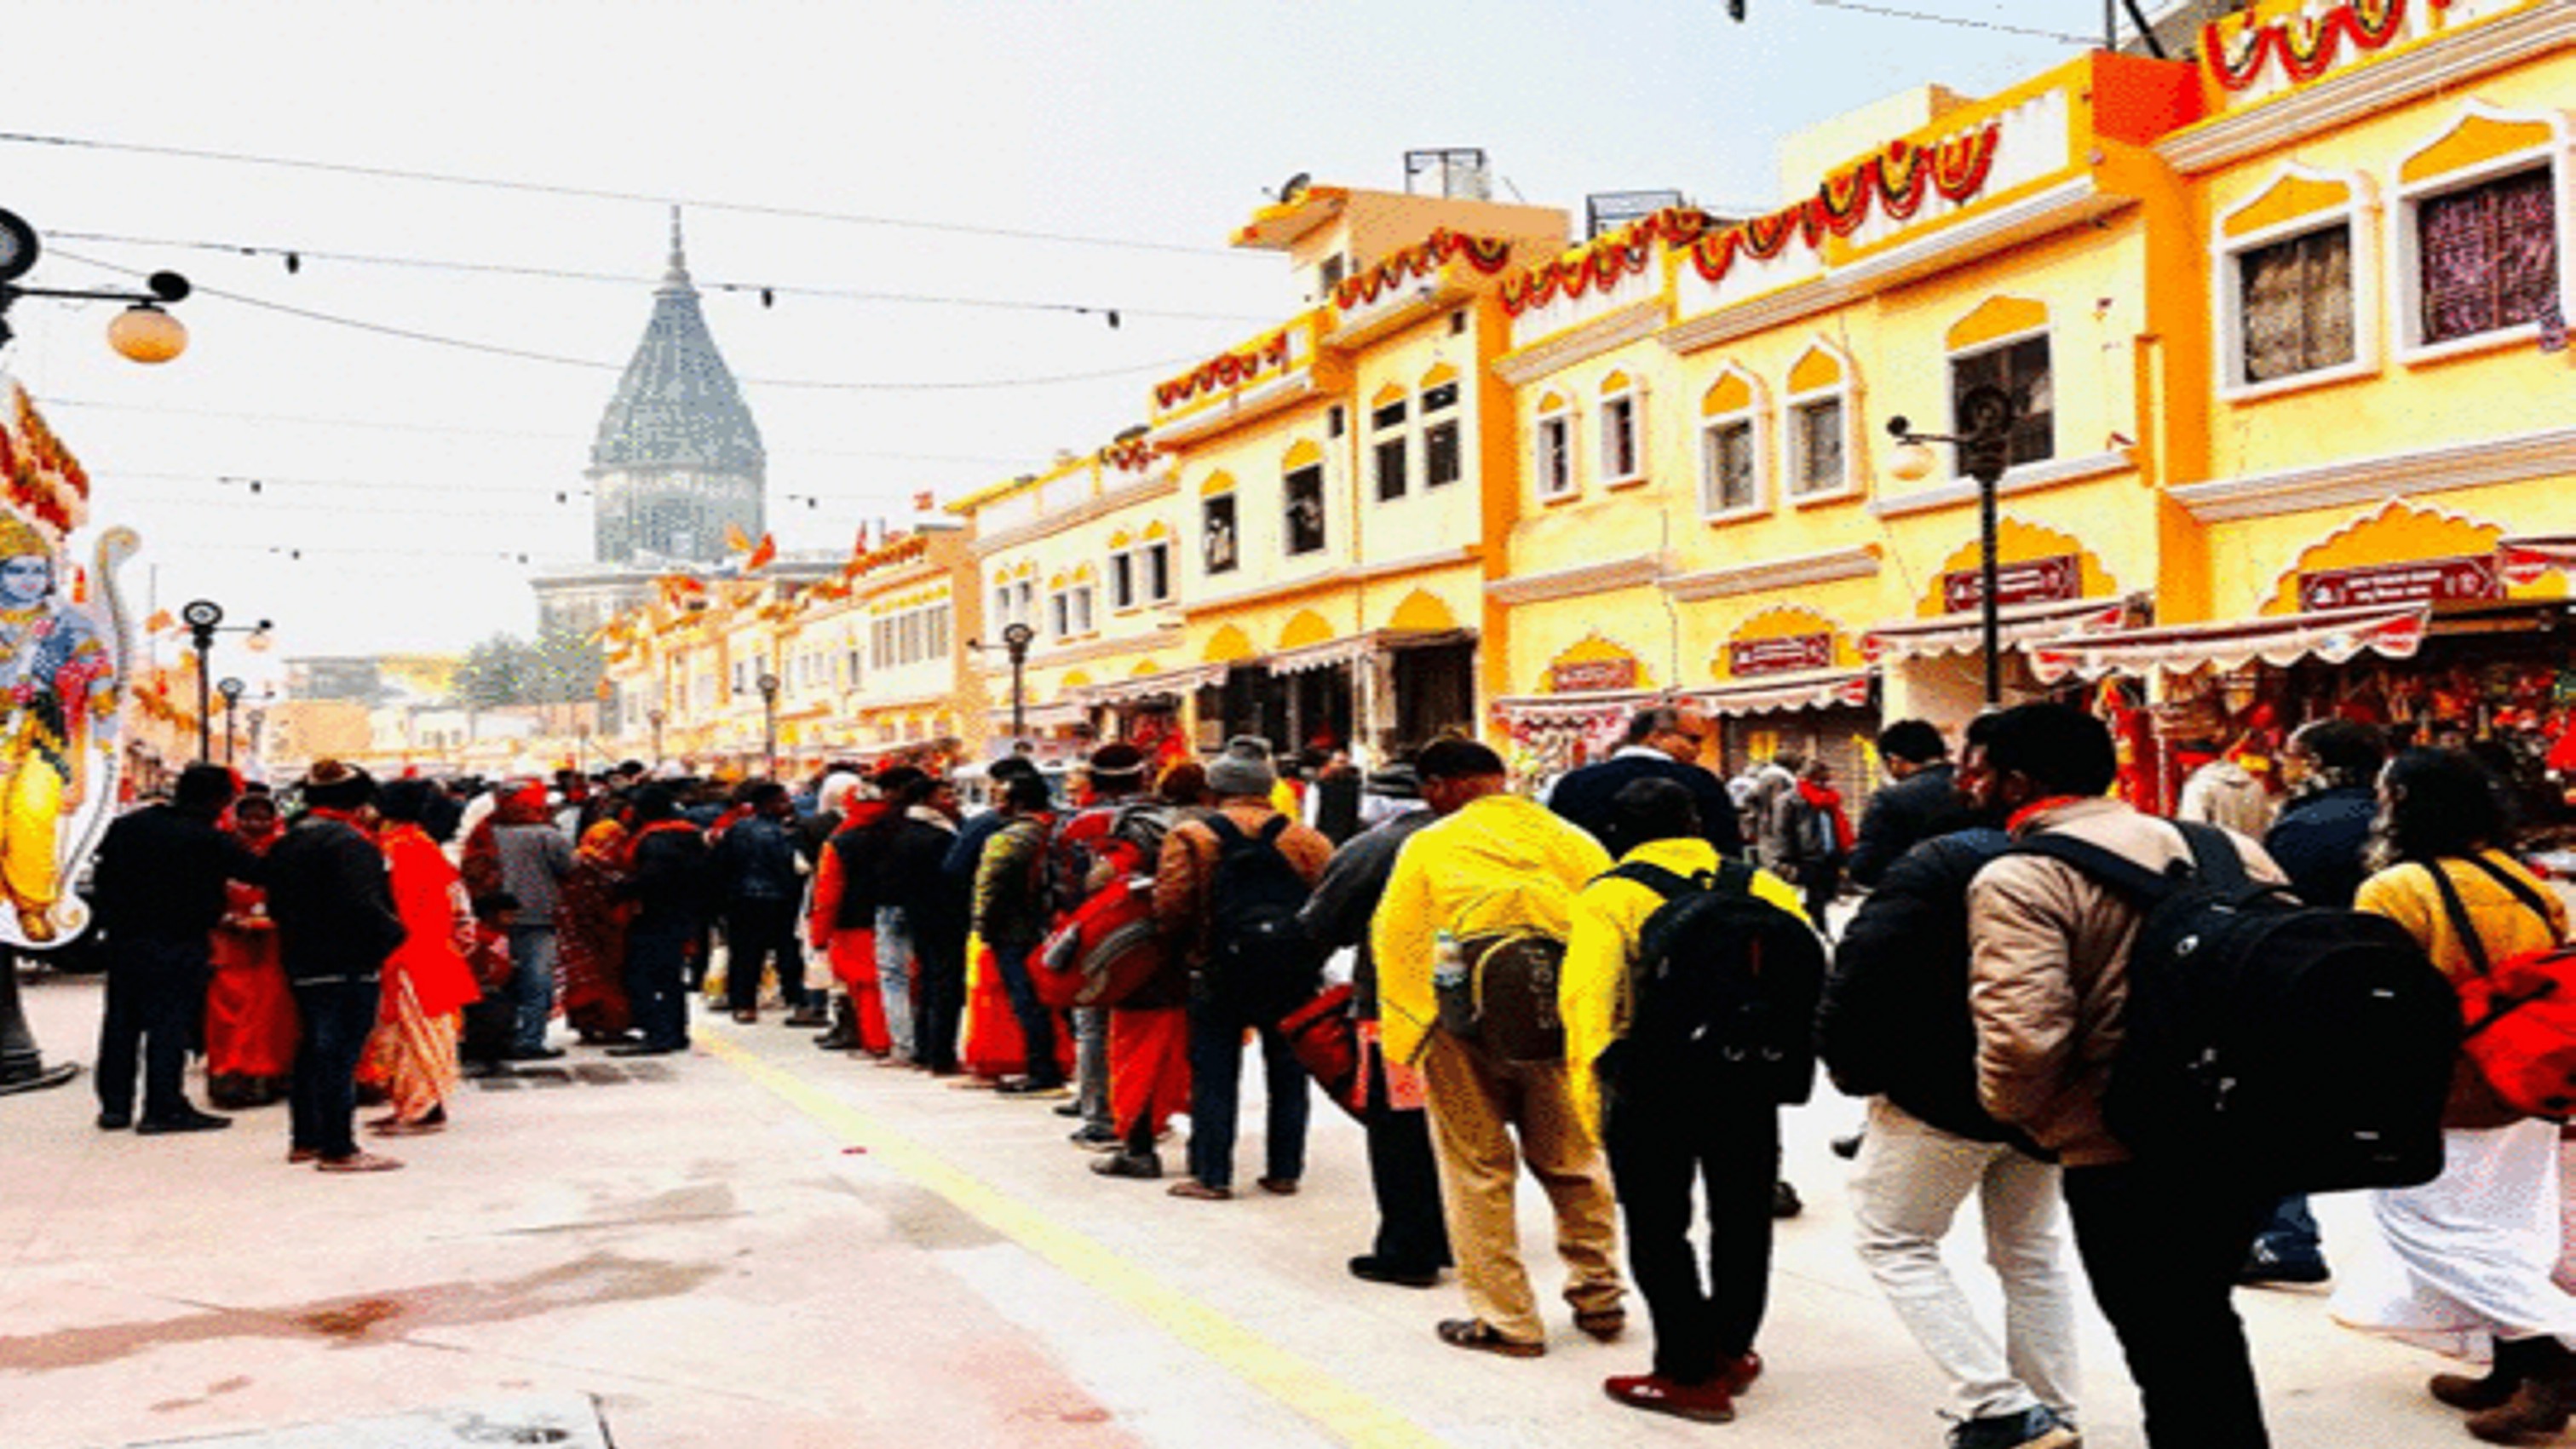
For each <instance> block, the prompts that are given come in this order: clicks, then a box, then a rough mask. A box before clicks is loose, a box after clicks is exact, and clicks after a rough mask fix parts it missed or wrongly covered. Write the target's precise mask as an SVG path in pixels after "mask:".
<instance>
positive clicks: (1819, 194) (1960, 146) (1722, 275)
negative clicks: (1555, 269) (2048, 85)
mask: <svg viewBox="0 0 2576 1449" xmlns="http://www.w3.org/2000/svg"><path fill="white" fill-rule="evenodd" d="M2002 144H2003V123H2002V122H2000V121H1988V122H1986V123H1985V124H1984V125H1982V126H1979V127H1977V128H1976V129H1975V130H1973V131H1965V132H1961V133H1960V134H1958V135H1956V136H1949V137H1945V138H1943V139H1942V140H1941V141H1939V142H1938V143H1936V144H1934V145H1931V146H1916V145H1914V144H1912V143H1911V142H1907V141H1901V140H1900V141H1893V142H1890V143H1889V144H1888V147H1887V149H1886V150H1885V151H1883V152H1881V153H1879V154H1878V155H1876V156H1873V157H1871V158H1870V159H1868V160H1867V161H1863V162H1862V163H1860V164H1859V165H1857V166H1855V167H1853V168H1851V169H1850V170H1848V171H1845V172H1841V173H1839V174H1837V175H1832V176H1828V177H1826V178H1825V181H1824V184H1823V185H1821V186H1819V187H1817V188H1816V194H1815V195H1813V196H1810V197H1808V198H1806V199H1805V200H1803V201H1799V202H1795V203H1793V204H1791V205H1789V206H1785V207H1782V208H1781V209H1780V210H1778V211H1775V212H1772V213H1771V214H1770V215H1768V216H1757V217H1752V218H1749V219H1747V220H1745V221H1743V222H1740V223H1738V224H1737V225H1734V226H1730V227H1727V228H1724V229H1723V230H1720V231H1714V232H1710V233H1708V234H1707V235H1705V236H1701V237H1699V238H1697V239H1696V240H1695V241H1693V242H1691V243H1689V244H1688V245H1687V247H1686V249H1685V250H1684V253H1683V254H1684V255H1685V256H1687V257H1689V258H1690V263H1691V266H1692V268H1693V269H1695V270H1696V271H1697V272H1698V273H1699V275H1700V278H1701V280H1703V281H1706V282H1707V283H1709V284H1710V285H1711V286H1714V285H1716V284H1717V283H1719V282H1722V281H1724V280H1726V274H1727V273H1728V272H1729V271H1730V270H1732V269H1733V268H1734V266H1735V259H1736V256H1737V255H1738V254H1739V253H1740V254H1742V255H1745V256H1749V257H1751V258H1753V259H1754V260H1755V261H1757V262H1767V261H1769V260H1771V259H1772V258H1774V257H1776V256H1779V255H1780V254H1781V253H1782V252H1785V251H1787V250H1788V249H1789V243H1790V242H1792V241H1801V242H1804V243H1805V244H1806V246H1807V247H1808V248H1809V249H1810V250H1813V249H1814V248H1816V247H1818V246H1821V245H1822V244H1823V243H1824V240H1825V238H1827V237H1829V236H1835V237H1847V236H1850V235H1851V234H1853V233H1854V232H1857V231H1859V230H1860V228H1861V224H1862V223H1863V222H1866V221H1867V220H1869V212H1870V208H1871V207H1872V206H1873V205H1875V206H1877V207H1878V208H1879V209H1880V210H1882V211H1884V212H1885V213H1886V214H1887V216H1888V218H1889V219H1890V220H1893V221H1907V220H1911V219H1912V218H1913V216H1914V214H1915V213H1916V212H1917V211H1919V210H1921V209H1922V206H1923V198H1924V197H1925V196H1926V195H1929V194H1934V193H1937V194H1938V195H1939V196H1940V197H1941V198H1942V199H1943V200H1945V201H1949V202H1952V203H1954V204H1959V203H1965V202H1967V201H1968V200H1970V199H1971V198H1973V197H1975V196H1977V195H1978V194H1979V193H1981V192H1983V191H1984V190H1985V189H1986V182H1987V181H1988V180H1989V179H1991V178H1992V177H1993V175H1994V169H1995V153H1996V151H1997V150H1998V149H1999V148H2000V147H2001V146H2002ZM1675 245H1676V246H1680V245H1682V244H1681V243H1675ZM1509 295H1510V294H1509V293H1508V292H1506V293H1505V297H1506V300H1508V298H1509Z"/></svg>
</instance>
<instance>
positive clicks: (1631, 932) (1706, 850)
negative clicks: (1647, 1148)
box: [1556, 840, 1812, 1141]
mask: <svg viewBox="0 0 2576 1449" xmlns="http://www.w3.org/2000/svg"><path fill="white" fill-rule="evenodd" d="M1629 861H1637V862H1639V863H1641V864H1645V865H1654V866H1661V867H1663V868H1664V869H1665V870H1668V871H1671V872H1672V873H1673V874H1675V875H1678V876H1685V877H1688V876H1696V875H1703V874H1706V873H1708V872H1711V871H1714V870H1716V869H1717V851H1716V849H1715V848H1714V847H1712V846H1710V845H1709V843H1708V842H1707V841H1705V840H1649V841H1647V842H1646V843H1645V844H1643V845H1640V846H1638V847H1637V848H1636V849H1635V850H1632V851H1629V852H1628V853H1627V854H1626V855H1625V856H1622V857H1621V858H1620V862H1619V863H1620V864H1622V865H1625V864H1627V863H1628V862H1629ZM1753 894H1754V895H1755V896H1757V897H1759V898H1761V899H1763V900H1766V901H1769V902H1770V903H1771V904H1773V905H1775V906H1778V907H1779V908H1780V909H1782V910H1784V911H1787V912H1788V913H1789V914H1791V915H1793V916H1796V917H1797V918H1798V919H1799V920H1802V921H1804V920H1806V919H1807V912H1806V909H1805V906H1804V905H1803V904H1802V903H1801V902H1800V901H1799V899H1798V892H1797V890H1796V888H1794V887H1792V886H1791V885H1790V884H1789V883H1788V882H1787V881H1784V880H1782V879H1780V878H1779V877H1778V876H1776V875H1773V874H1772V873H1771V872H1769V871H1767V870H1757V871H1755V872H1754V873H1753ZM1664 900H1665V897H1664V896H1663V894H1662V893H1661V892H1659V891H1657V890H1656V889H1654V888H1653V887H1652V886H1649V885H1646V884H1644V883H1643V882H1640V881H1633V880H1628V879H1626V878H1624V877H1621V876H1615V875H1604V876H1600V877H1598V878H1596V879H1595V880H1593V881H1592V883H1591V884H1589V885H1587V886H1585V887H1584V888H1583V890H1582V892H1581V893H1580V894H1578V895H1577V896H1576V897H1575V898H1574V903H1573V906H1572V908H1571V912H1570V916H1571V922H1572V924H1571V926H1570V927H1569V929H1568V932H1567V935H1566V941H1565V963H1564V965H1563V966H1561V967H1560V968H1558V974H1557V978H1556V996H1557V1016H1558V1018H1559V1019H1560V1020H1562V1021H1563V1022H1564V1023H1565V1084H1566V1087H1567V1089H1568V1090H1569V1091H1570V1092H1571V1093H1572V1094H1573V1097H1574V1107H1575V1112H1576V1115H1577V1116H1579V1117H1580V1118H1581V1119H1582V1122H1583V1125H1584V1129H1585V1130H1586V1131H1588V1132H1590V1133H1591V1134H1592V1137H1593V1140H1595V1141H1599V1140H1600V1137H1601V1084H1600V1082H1599V1080H1598V1079H1597V1077H1596V1074H1595V1072H1594V1066H1595V1064H1596V1063H1598V1062H1599V1061H1600V1059H1601V1054H1602V1053H1603V1052H1605V1051H1608V1050H1609V1049H1610V1046H1611V1044H1612V1043H1614V1042H1616V1041H1618V1040H1619V1039H1620V1038H1621V1037H1624V1036H1626V1035H1627V1034H1628V1022H1629V1012H1630V1009H1631V1008H1632V1007H1633V1006H1634V1005H1635V1003H1634V1002H1633V1001H1632V1000H1631V998H1630V994H1629V990H1628V985H1629V970H1628V966H1629V962H1630V961H1631V960H1632V959H1633V958H1634V957H1635V955H1636V953H1637V941H1638V938H1639V937H1640V936H1642V935H1643V934H1644V933H1645V929H1646V921H1647V918H1648V917H1650V916H1652V915H1654V913H1655V912H1656V910H1657V909H1658V908H1660V907H1661V906H1662V905H1663V904H1664ZM1810 924H1812V922H1811V923H1810Z"/></svg>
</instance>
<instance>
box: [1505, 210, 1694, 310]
mask: <svg viewBox="0 0 2576 1449" xmlns="http://www.w3.org/2000/svg"><path fill="white" fill-rule="evenodd" d="M1708 228H1709V215H1708V213H1706V212H1704V211H1701V210H1699V209H1698V208H1696V207H1689V206H1668V207H1665V208H1664V209H1663V210H1661V211H1658V212H1656V213H1655V214H1653V215H1652V216H1642V217H1639V218H1638V219H1636V220H1635V221H1632V222H1630V223H1628V224H1627V225H1626V226H1623V227H1621V228H1619V229H1618V230H1617V231H1614V232H1612V233H1610V234H1609V235H1608V236H1604V237H1596V238H1594V239H1593V240H1591V241H1590V242H1587V243H1585V244H1584V245H1582V246H1580V247H1577V248H1576V249H1574V250H1573V251H1570V252H1567V253H1566V254H1565V255H1563V256H1560V257H1556V258H1554V259H1552V260H1549V261H1545V262H1541V263H1539V264H1538V265H1537V266H1535V267H1531V268H1529V269H1528V270H1527V271H1524V272H1521V273H1519V274H1517V275H1514V276H1507V277H1505V278H1503V286H1502V294H1503V310H1504V311H1505V312H1508V313H1510V314H1511V315H1512V316H1515V317H1517V316H1519V315H1520V314H1522V313H1523V312H1526V311H1528V310H1529V309H1530V308H1532V307H1544V306H1546V305H1547V304H1548V303H1550V302H1553V301H1555V300H1556V299H1557V298H1558V297H1559V296H1560V295H1561V296H1566V297H1580V296H1582V295H1583V294H1584V293H1586V292H1589V291H1593V290H1596V289H1598V290H1600V291H1604V292H1606V291H1608V290H1610V289H1611V288H1612V287H1615V286H1617V285H1619V283H1620V282H1621V281H1622V280H1624V279H1625V278H1628V277H1631V276H1634V275H1636V274H1637V273H1639V272H1642V271H1644V270H1645V269H1646V268H1647V266H1648V265H1649V264H1650V263H1652V262H1653V261H1654V259H1655V245H1656V243H1658V242H1661V243H1662V244H1663V245H1664V246H1666V247H1669V248H1674V249H1676V250H1678V249H1679V248H1682V247H1686V246H1689V245H1690V244H1691V243H1693V242H1695V241H1698V240H1699V239H1700V238H1701V237H1702V236H1704V235H1706V234H1707V232H1708Z"/></svg>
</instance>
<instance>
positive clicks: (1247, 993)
mask: <svg viewBox="0 0 2576 1449" xmlns="http://www.w3.org/2000/svg"><path fill="white" fill-rule="evenodd" d="M1288 823H1289V822H1288V817H1287V816H1285V815H1279V816H1274V817H1272V818H1271V820H1270V821H1269V823H1267V824H1265V825H1263V826H1262V827H1261V833H1260V834H1259V835H1246V834H1244V833H1243V831H1242V830H1241V829H1239V828H1238V827H1237V826H1236V825H1235V823H1234V822H1233V821H1231V820H1229V819H1227V818H1226V817H1225V816H1223V815H1211V816H1209V817H1208V819H1207V826H1208V829H1209V830H1210V831H1212V832H1214V834H1215V835H1216V843H1217V857H1216V871H1215V874H1214V876H1213V878H1212V879H1211V880H1210V882H1209V886H1208V908H1209V909H1208V952H1207V967H1206V972H1205V980H1206V989H1207V990H1208V992H1209V993H1210V994H1211V996H1212V997H1213V998H1214V999H1215V1000H1216V1001H1218V1002H1220V1003H1222V1004H1224V1005H1225V1006H1227V1007H1229V1008H1231V1009H1232V1010H1234V1011H1236V1012H1238V1013H1240V1014H1241V1015H1242V1016H1243V1017H1244V1019H1246V1020H1248V1021H1256V1022H1266V1021H1276V1020H1278V1019H1279V1018H1280V1017H1282V1016H1285V1015H1287V1014H1288V1013H1289V1012H1291V1011H1294V1010H1296V1009H1297V1007H1298V1006H1300V1005H1302V1004H1303V1003H1305V1002H1306V1001H1307V1000H1308V999H1310V998H1312V997H1313V996H1314V994H1315V992H1316V989H1317V988H1318V986H1319V985H1320V984H1321V981H1322V973H1323V964H1324V963H1323V955H1322V953H1321V952H1320V951H1318V950H1317V949H1316V946H1315V942H1314V940H1313V938H1312V937H1310V936H1308V935H1307V934H1306V928H1305V926H1304V924H1303V923H1301V922H1300V921H1299V920H1298V919H1297V913H1298V912H1299V911H1300V910H1302V909H1304V908H1305V905H1306V897H1307V896H1308V895H1309V894H1311V893H1312V892H1311V888H1310V887H1308V885H1307V884H1306V878H1305V877H1304V876H1301V875H1299V874H1298V873H1297V868H1296V867H1295V866H1293V865H1290V864H1289V863H1288V857H1287V856H1285V855H1282V854H1281V853H1280V851H1279V837H1280V836H1281V835H1283V834H1285V833H1286V832H1287V830H1288Z"/></svg>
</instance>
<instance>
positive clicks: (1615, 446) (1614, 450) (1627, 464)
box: [1601, 393, 1638, 478]
mask: <svg viewBox="0 0 2576 1449" xmlns="http://www.w3.org/2000/svg"><path fill="white" fill-rule="evenodd" d="M1637 471H1638V463H1637V399H1636V396H1635V395H1634V394H1632V393H1622V394H1620V395H1619V396H1617V397H1613V398H1605V399H1603V400H1602V403H1601V476H1602V477H1603V478H1634V477H1636V476H1637Z"/></svg>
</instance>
